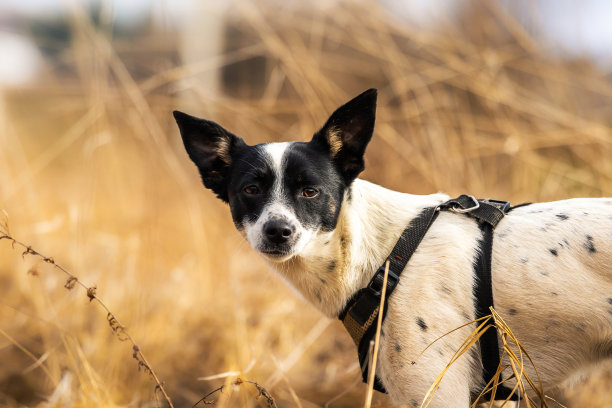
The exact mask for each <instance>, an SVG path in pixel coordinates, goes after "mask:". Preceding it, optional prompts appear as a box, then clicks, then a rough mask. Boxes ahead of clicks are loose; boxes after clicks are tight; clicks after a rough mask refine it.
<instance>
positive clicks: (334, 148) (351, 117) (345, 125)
mask: <svg viewBox="0 0 612 408" xmlns="http://www.w3.org/2000/svg"><path fill="white" fill-rule="evenodd" d="M376 96H377V91H376V89H368V90H367V91H365V92H364V93H362V94H361V95H359V96H357V97H355V98H354V99H352V100H350V101H349V102H347V103H346V104H344V105H342V106H341V107H339V108H338V109H336V111H335V112H334V113H332V115H331V116H330V117H329V119H328V120H327V122H326V123H325V125H324V126H323V128H321V130H319V131H318V132H317V133H315V135H314V136H313V138H312V141H311V143H313V144H315V145H317V146H319V147H322V148H324V149H326V150H327V151H328V152H329V155H330V156H331V158H332V159H333V160H334V162H335V163H336V165H337V166H338V169H339V170H340V172H341V173H342V176H343V177H344V180H345V182H346V184H347V185H348V184H350V183H351V182H352V181H353V180H354V179H355V178H356V177H357V176H358V175H359V173H361V172H362V171H363V169H364V162H363V155H364V154H365V149H366V146H367V145H368V142H369V141H370V139H371V138H372V133H373V132H374V120H375V118H376Z"/></svg>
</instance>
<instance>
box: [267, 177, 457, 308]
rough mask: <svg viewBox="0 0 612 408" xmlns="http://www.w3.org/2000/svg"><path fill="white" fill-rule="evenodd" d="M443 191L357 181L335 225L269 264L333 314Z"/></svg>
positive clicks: (309, 298)
mask: <svg viewBox="0 0 612 408" xmlns="http://www.w3.org/2000/svg"><path fill="white" fill-rule="evenodd" d="M445 199H447V197H446V196H445V195H443V194H434V195H428V196H418V195H411V194H404V193H399V192H396V191H392V190H388V189H385V188H383V187H380V186H378V185H376V184H372V183H369V182H367V181H364V180H360V179H357V180H355V181H354V182H353V184H352V185H351V188H350V190H348V191H347V194H345V197H344V200H343V203H342V208H341V210H340V215H339V218H338V223H337V226H336V228H335V229H334V230H333V231H332V232H329V233H320V234H319V235H318V237H317V238H316V239H314V240H313V242H311V243H310V244H309V245H308V246H307V247H306V249H305V250H304V251H302V253H301V254H300V255H299V256H295V257H293V258H291V259H290V260H288V261H286V262H282V263H274V262H270V265H271V266H272V268H273V269H275V270H276V271H277V272H278V273H279V274H280V275H281V276H283V277H284V278H285V279H286V280H288V281H289V283H290V284H291V285H292V286H293V287H294V288H295V289H297V290H298V291H299V292H300V293H301V294H302V295H303V296H304V297H305V298H306V299H307V300H309V301H310V302H311V303H313V304H314V305H315V306H316V307H317V308H319V309H320V310H321V311H322V312H323V313H324V314H326V315H328V316H330V317H335V316H337V315H338V313H339V312H340V311H341V310H342V308H343V307H344V306H345V304H346V302H347V301H348V299H349V298H350V297H351V296H352V295H353V293H355V292H356V291H357V290H359V289H361V288H363V287H365V285H367V283H368V282H369V280H370V279H371V278H372V276H373V275H374V273H375V272H376V270H377V269H378V267H380V266H381V265H382V264H383V262H384V260H385V259H386V257H387V256H388V255H389V253H390V252H391V250H392V248H393V246H394V245H395V243H396V241H397V239H398V238H399V236H400V235H401V233H402V231H403V230H404V228H405V227H406V226H407V225H408V223H409V222H410V220H412V219H413V218H414V217H415V216H417V215H418V214H419V212H420V211H421V210H422V209H423V208H425V207H428V206H432V205H437V204H439V203H441V202H443V201H444V200H445Z"/></svg>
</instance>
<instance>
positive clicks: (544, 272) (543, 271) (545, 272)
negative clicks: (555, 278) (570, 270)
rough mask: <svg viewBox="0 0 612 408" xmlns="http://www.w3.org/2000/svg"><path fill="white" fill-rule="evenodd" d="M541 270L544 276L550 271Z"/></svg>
mask: <svg viewBox="0 0 612 408" xmlns="http://www.w3.org/2000/svg"><path fill="white" fill-rule="evenodd" d="M539 272H540V275H542V276H548V271H545V270H540V271H539Z"/></svg>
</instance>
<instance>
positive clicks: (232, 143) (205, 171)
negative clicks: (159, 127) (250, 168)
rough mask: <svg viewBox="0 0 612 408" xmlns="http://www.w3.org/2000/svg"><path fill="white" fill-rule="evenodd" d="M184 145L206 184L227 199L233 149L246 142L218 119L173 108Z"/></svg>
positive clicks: (219, 195) (224, 199)
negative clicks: (217, 120) (211, 119)
mask: <svg viewBox="0 0 612 408" xmlns="http://www.w3.org/2000/svg"><path fill="white" fill-rule="evenodd" d="M173 114H174V119H176V123H177V124H178V127H179V130H180V131H181V136H182V138H183V144H184V145H185V149H186V150H187V153H188V154H189V157H190V158H191V160H193V162H194V163H195V164H196V166H198V169H199V170H200V175H201V176H202V181H203V182H204V185H205V186H206V187H207V188H209V189H211V190H212V191H213V192H214V193H215V194H217V197H219V198H220V199H221V200H223V201H225V202H228V197H227V188H226V177H227V175H228V172H229V169H230V167H231V165H232V151H233V150H234V149H235V148H236V147H238V146H240V145H245V143H244V141H243V140H242V139H241V138H239V137H238V136H235V135H233V134H231V133H230V132H228V131H227V130H225V129H223V128H222V127H221V126H219V125H218V124H216V123H215V122H211V121H208V120H204V119H199V118H196V117H195V116H191V115H187V114H186V113H183V112H179V111H174V112H173Z"/></svg>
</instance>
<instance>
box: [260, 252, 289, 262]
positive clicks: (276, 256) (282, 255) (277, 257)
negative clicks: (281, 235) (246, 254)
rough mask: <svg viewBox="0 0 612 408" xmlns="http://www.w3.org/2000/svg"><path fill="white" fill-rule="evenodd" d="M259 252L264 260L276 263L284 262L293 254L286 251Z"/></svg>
mask: <svg viewBox="0 0 612 408" xmlns="http://www.w3.org/2000/svg"><path fill="white" fill-rule="evenodd" d="M259 252H260V253H261V254H262V255H263V256H265V257H266V258H268V259H270V260H272V261H276V262H283V261H286V260H288V259H289V258H291V257H292V256H293V253H292V252H291V251H290V250H288V249H287V250H285V249H262V250H260V251H259Z"/></svg>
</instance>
